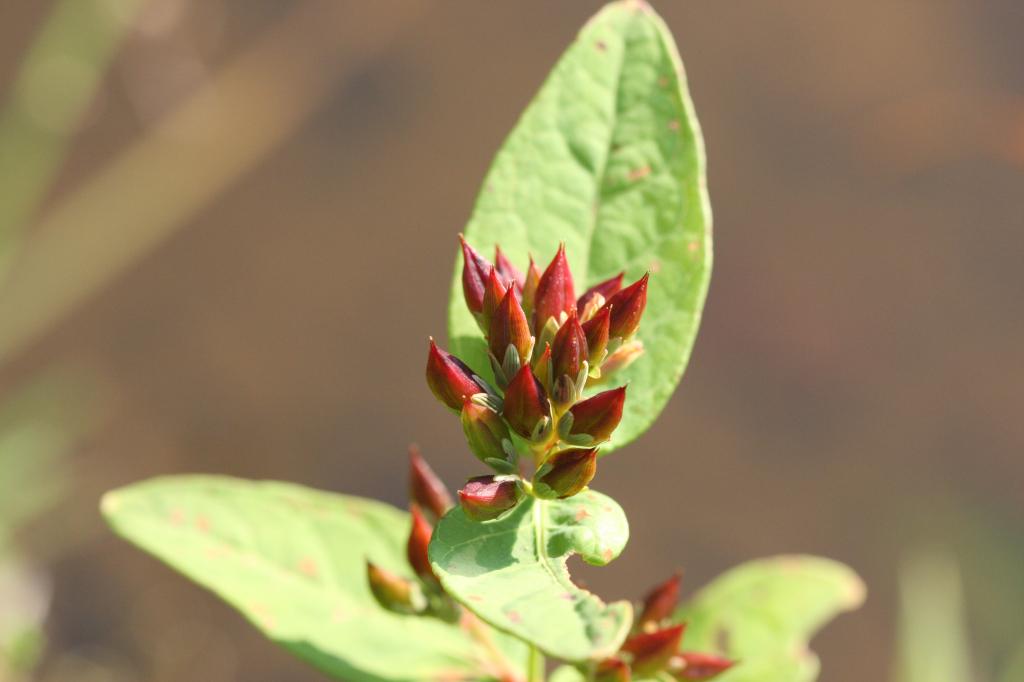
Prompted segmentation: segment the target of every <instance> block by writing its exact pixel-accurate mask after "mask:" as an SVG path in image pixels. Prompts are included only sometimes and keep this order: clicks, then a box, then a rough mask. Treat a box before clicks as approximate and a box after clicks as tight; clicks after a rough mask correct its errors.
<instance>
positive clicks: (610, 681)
mask: <svg viewBox="0 0 1024 682" xmlns="http://www.w3.org/2000/svg"><path fill="white" fill-rule="evenodd" d="M630 679H632V678H631V676H630V674H629V666H628V665H626V662H625V661H623V660H621V659H618V658H608V659H605V660H603V661H601V662H600V663H598V664H597V670H596V671H595V672H594V682H629V681H630Z"/></svg>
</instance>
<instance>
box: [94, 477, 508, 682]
mask: <svg viewBox="0 0 1024 682" xmlns="http://www.w3.org/2000/svg"><path fill="white" fill-rule="evenodd" d="M103 512H104V515H105V516H106V518H107V520H108V522H109V523H110V524H111V526H113V528H114V529H115V530H116V531H117V533H118V534H120V535H121V536H122V537H124V538H125V539H127V540H129V541H131V542H133V543H134V544H136V545H138V546H139V547H141V548H142V549H145V550H146V551H148V552H149V553H151V554H153V555H154V556H156V557H157V558H159V559H161V560H162V561H164V562H166V563H167V564H169V565H170V566H172V567H173V568H175V569H177V570H178V571H180V572H181V573H183V574H185V575H186V576H188V577H189V578H191V579H192V580H194V581H196V582H197V583H199V584H200V585H202V586H204V587H206V588H207V589H209V590H211V591H213V592H214V593H215V594H217V595H218V596H220V597H221V598H223V599H224V600H225V601H227V602H228V603H229V604H231V605H232V606H234V607H235V608H236V609H238V610H239V611H240V612H241V613H242V615H244V616H245V617H246V618H247V619H248V620H249V621H250V622H252V624H253V625H255V626H256V627H257V628H258V629H259V630H261V631H262V632H263V633H264V634H265V635H266V636H267V637H269V638H270V639H272V640H274V641H275V642H277V643H278V644H281V645H282V646H284V647H285V648H287V649H289V650H291V651H292V652H293V653H294V654H295V655H297V656H298V657H299V658H302V659H304V660H306V661H308V662H310V663H312V664H313V665H315V666H317V667H319V668H320V669H322V670H323V671H324V672H326V673H328V674H330V675H332V676H334V677H338V678H340V679H345V680H358V681H364V680H366V681H376V680H389V681H399V680H402V681H409V682H412V681H413V680H417V681H421V680H469V679H480V678H481V675H480V670H481V669H482V665H481V662H482V661H484V660H486V657H487V654H486V653H485V652H484V651H483V650H482V649H481V648H480V647H479V646H478V645H477V643H476V642H475V641H474V640H473V639H471V638H470V637H469V636H468V635H467V634H466V632H465V631H463V630H462V629H461V628H460V627H458V626H455V625H449V624H446V623H444V622H442V621H440V620H437V619H434V618H428V617H416V616H404V615H398V614H394V613H391V612H389V611H386V610H384V609H382V608H381V607H380V606H378V604H377V602H376V601H375V600H374V598H373V596H372V595H371V593H370V591H369V588H368V586H367V581H366V568H365V561H366V559H367V558H369V559H371V560H372V561H374V562H375V563H377V564H379V565H380V566H382V567H384V568H385V569H387V570H389V571H392V572H394V573H398V574H400V575H406V576H408V577H411V574H410V569H409V568H408V566H407V564H406V559H405V540H406V537H407V534H408V531H409V526H410V521H409V516H408V514H406V513H404V512H401V511H399V510H397V509H394V508H393V507H390V506H388V505H386V504H382V503H379V502H375V501H372V500H365V499H361V498H357V497H351V496H344V495H336V494H331V493H326V492H320V491H316V490H311V489H309V488H304V487H302V486H298V485H292V484H287V483H278V482H271V481H267V482H254V481H244V480H240V479H233V478H228V477H222V476H173V477H163V478H156V479H152V480H149V481H145V482H142V483H139V484H136V485H132V486H129V487H127V488H122V489H120V490H116V491H114V492H111V493H108V494H107V495H106V496H105V497H104V500H103ZM493 634H494V635H495V636H496V638H497V640H498V644H499V646H504V647H506V648H507V652H508V653H509V654H510V656H512V657H513V660H516V661H520V660H522V659H523V656H524V655H525V653H524V652H525V649H524V647H522V646H521V645H520V644H518V643H515V642H513V641H512V640H511V639H510V638H508V637H505V636H503V635H501V634H500V633H493ZM384 652H386V655H385V654H384Z"/></svg>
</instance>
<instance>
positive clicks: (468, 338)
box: [448, 0, 711, 453]
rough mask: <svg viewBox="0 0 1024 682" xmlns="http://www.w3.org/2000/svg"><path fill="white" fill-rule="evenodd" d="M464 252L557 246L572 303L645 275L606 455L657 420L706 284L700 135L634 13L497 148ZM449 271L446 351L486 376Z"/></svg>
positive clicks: (608, 21) (707, 218)
mask: <svg viewBox="0 0 1024 682" xmlns="http://www.w3.org/2000/svg"><path fill="white" fill-rule="evenodd" d="M465 234H466V237H467V239H468V240H469V241H470V242H471V243H472V244H473V245H474V246H475V247H477V248H478V249H481V250H482V252H484V253H486V252H487V251H488V250H492V249H493V248H494V245H495V244H497V243H500V244H501V247H502V249H503V250H504V251H505V252H506V253H507V254H508V255H509V256H510V257H511V258H512V259H513V260H514V261H516V262H517V263H519V264H520V266H523V265H525V263H526V259H527V254H528V253H532V254H533V255H534V257H535V258H537V259H538V261H539V262H541V267H543V265H544V261H545V260H546V259H550V258H551V257H552V256H553V255H554V253H555V250H556V249H557V246H558V244H559V242H562V241H564V242H565V244H566V250H567V254H568V257H569V261H570V265H571V266H572V269H573V273H574V276H575V278H576V285H577V289H578V290H579V292H580V293H582V292H583V291H584V290H585V288H586V287H589V286H590V285H592V284H594V283H596V282H599V281H601V280H602V279H606V278H608V277H611V276H613V275H615V274H616V273H618V272H619V271H620V270H625V271H626V275H627V277H628V278H629V280H630V281H632V280H634V279H637V278H639V277H640V276H641V275H642V274H643V273H644V272H646V271H648V270H649V271H650V272H651V281H650V287H649V292H648V306H647V313H646V315H645V316H644V322H643V323H642V324H641V327H640V331H639V338H641V339H642V340H643V342H644V345H645V347H646V349H647V350H646V353H645V354H644V355H643V356H642V357H641V358H640V359H639V360H638V361H637V362H635V363H634V364H633V365H632V366H631V367H629V368H628V369H626V370H624V371H623V372H622V373H621V375H617V376H616V378H615V383H616V384H621V383H626V382H629V384H630V392H629V400H627V401H626V412H625V415H624V416H623V419H622V422H621V424H620V426H619V428H618V430H617V431H616V434H615V439H614V441H613V442H612V443H610V444H608V445H607V446H605V447H604V448H603V449H602V452H603V453H607V452H610V451H611V450H613V449H615V448H616V447H620V446H622V445H625V444H626V443H628V442H630V441H632V440H633V439H635V438H636V437H637V436H639V435H640V434H641V433H643V432H644V431H645V430H647V428H648V427H650V425H651V423H652V422H653V421H654V419H655V418H657V416H658V414H659V413H660V412H661V410H662V408H664V406H665V403H666V402H667V401H668V399H669V397H670V396H671V394H672V391H673V390H674V389H675V386H676V384H678V383H679V379H680V378H681V376H682V373H683V369H684V368H685V366H686V362H687V359H688V358H689V355H690V349H691V347H692V346H693V342H694V338H695V336H696V334H697V327H698V324H699V322H700V315H701V310H702V308H703V306H704V298H705V295H706V293H707V288H708V279H709V277H710V274H711V211H710V205H709V203H708V198H707V193H706V191H705V171H704V151H703V141H702V139H701V134H700V128H699V125H698V123H697V118H696V116H695V114H694V111H693V105H692V104H691V102H690V97H689V94H688V93H687V90H686V78H685V75H684V73H683V67H682V63H681V61H680V59H679V55H678V53H677V51H676V47H675V43H674V42H673V40H672V36H671V34H670V33H669V31H668V28H667V27H666V26H665V24H664V23H663V22H662V21H661V19H660V18H659V17H658V16H657V15H656V14H655V13H654V12H653V10H651V8H650V7H648V6H647V4H646V3H643V2H638V1H635V0H631V1H625V2H616V3H612V4H611V5H609V6H608V7H606V8H605V9H604V10H602V11H601V12H600V13H599V14H598V15H597V16H596V17H594V18H593V19H592V20H591V21H590V22H589V23H588V24H587V25H586V26H585V27H584V28H583V30H582V32H581V33H580V35H579V37H578V38H577V40H576V42H575V43H573V45H572V46H571V47H570V48H569V49H568V51H567V52H566V53H565V55H564V56H563V57H562V59H561V60H560V61H559V62H558V64H557V66H556V67H555V69H554V71H553V72H552V73H551V75H550V77H549V78H548V80H547V82H546V83H545V84H544V86H543V87H542V88H541V90H540V92H539V93H538V95H537V96H536V98H535V99H534V101H533V102H532V103H531V104H530V106H529V107H528V108H527V110H526V112H525V113H524V114H523V116H522V118H521V119H520V121H519V123H518V125H517V126H516V128H515V129H514V130H513V131H512V133H511V135H510V136H509V137H508V139H507V140H506V141H505V144H504V146H503V147H502V148H501V151H500V152H499V153H498V155H497V157H496V158H495V160H494V163H493V165H492V167H491V169H490V171H489V173H488V175H487V178H486V179H485V181H484V185H483V188H482V190H481V192H480V195H479V198H478V199H477V203H476V206H475V208H474V211H473V215H472V217H471V219H470V221H469V224H468V225H467V226H466V229H465ZM461 267H462V261H461V258H460V259H459V260H458V262H457V264H456V273H455V278H454V281H453V283H452V290H451V301H450V305H449V316H448V334H449V341H450V344H451V350H452V352H454V353H455V354H456V355H458V356H459V357H461V358H463V359H464V360H465V361H466V362H468V363H469V364H470V366H472V367H473V368H474V369H475V370H476V371H477V372H479V373H480V374H481V376H485V377H486V376H490V374H491V371H490V366H489V363H488V361H487V359H486V349H485V347H484V344H483V341H482V340H481V339H480V335H479V332H478V328H477V325H476V323H475V322H474V320H473V317H472V316H471V315H470V314H469V312H468V311H467V310H466V306H465V303H464V301H463V296H462V285H461V281H460V272H461Z"/></svg>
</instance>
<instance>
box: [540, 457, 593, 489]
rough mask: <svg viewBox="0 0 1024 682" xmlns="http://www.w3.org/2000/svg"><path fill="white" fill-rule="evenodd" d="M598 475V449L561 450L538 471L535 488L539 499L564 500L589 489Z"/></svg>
mask: <svg viewBox="0 0 1024 682" xmlns="http://www.w3.org/2000/svg"><path fill="white" fill-rule="evenodd" d="M596 473H597V448H589V449H578V448H577V449H569V450H559V451H558V452H556V453H555V454H553V455H551V456H550V457H549V458H548V460H547V461H546V462H544V464H543V465H542V466H541V468H540V469H539V470H538V471H537V475H536V476H534V479H533V488H534V491H535V492H536V493H537V495H538V497H543V498H547V499H555V498H557V499H564V498H566V497H572V496H573V495H575V494H577V493H579V492H580V491H581V490H583V489H584V488H586V487H587V485H588V484H589V483H590V482H591V481H592V480H593V479H594V474H596Z"/></svg>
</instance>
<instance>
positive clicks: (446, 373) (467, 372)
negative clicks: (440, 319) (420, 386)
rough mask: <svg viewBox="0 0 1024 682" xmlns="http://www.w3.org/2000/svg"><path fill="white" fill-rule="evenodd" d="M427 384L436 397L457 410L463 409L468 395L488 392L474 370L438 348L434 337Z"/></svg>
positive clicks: (430, 352)
mask: <svg viewBox="0 0 1024 682" xmlns="http://www.w3.org/2000/svg"><path fill="white" fill-rule="evenodd" d="M427 385H428V386H430V391H431V392H432V393H433V394H434V397H435V398H437V399H438V400H440V401H441V402H442V403H444V404H445V405H447V406H448V407H449V408H450V409H452V410H455V411H456V412H458V411H459V410H461V409H462V402H463V400H465V399H466V398H467V397H468V396H472V395H476V394H477V393H486V392H487V389H486V388H485V386H484V384H483V382H482V381H481V380H479V379H477V378H476V375H475V374H473V370H471V369H470V368H469V367H468V366H466V363H464V362H463V361H462V360H459V359H458V358H457V357H455V356H454V355H452V354H451V353H448V352H446V351H443V350H441V349H440V348H438V347H437V344H436V343H434V339H430V350H429V352H428V354H427Z"/></svg>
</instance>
